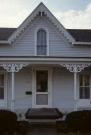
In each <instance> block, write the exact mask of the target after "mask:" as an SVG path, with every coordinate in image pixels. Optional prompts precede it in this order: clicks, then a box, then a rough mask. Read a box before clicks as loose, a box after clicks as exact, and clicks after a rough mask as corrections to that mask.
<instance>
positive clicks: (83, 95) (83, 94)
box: [80, 87, 90, 99]
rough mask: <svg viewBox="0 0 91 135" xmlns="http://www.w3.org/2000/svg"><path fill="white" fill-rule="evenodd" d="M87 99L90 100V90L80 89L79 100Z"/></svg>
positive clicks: (87, 88)
mask: <svg viewBox="0 0 91 135" xmlns="http://www.w3.org/2000/svg"><path fill="white" fill-rule="evenodd" d="M89 98H90V88H89V87H80V99H89Z"/></svg>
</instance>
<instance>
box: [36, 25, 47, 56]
mask: <svg viewBox="0 0 91 135" xmlns="http://www.w3.org/2000/svg"><path fill="white" fill-rule="evenodd" d="M40 29H43V30H45V31H46V38H47V54H46V55H37V32H38V31H39V30H40ZM34 50H35V56H49V31H48V29H47V28H46V27H44V26H38V27H37V28H36V30H35V49H34Z"/></svg>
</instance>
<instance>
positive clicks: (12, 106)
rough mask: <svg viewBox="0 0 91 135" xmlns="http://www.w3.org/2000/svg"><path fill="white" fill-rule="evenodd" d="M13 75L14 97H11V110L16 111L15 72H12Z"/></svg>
mask: <svg viewBox="0 0 91 135" xmlns="http://www.w3.org/2000/svg"><path fill="white" fill-rule="evenodd" d="M11 74H12V75H11V76H12V79H11V80H12V97H11V110H12V111H14V106H15V89H14V88H15V87H14V82H15V81H14V79H15V77H14V74H15V73H14V72H11Z"/></svg>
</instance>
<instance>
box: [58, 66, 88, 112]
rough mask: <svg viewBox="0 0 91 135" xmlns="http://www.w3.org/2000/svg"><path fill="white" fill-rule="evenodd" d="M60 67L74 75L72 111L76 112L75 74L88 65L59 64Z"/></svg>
mask: <svg viewBox="0 0 91 135" xmlns="http://www.w3.org/2000/svg"><path fill="white" fill-rule="evenodd" d="M61 66H63V67H66V68H67V69H68V70H69V71H70V72H72V73H74V111H76V110H77V108H78V105H77V102H78V96H77V73H79V72H81V71H82V70H84V68H85V67H88V66H89V64H61Z"/></svg>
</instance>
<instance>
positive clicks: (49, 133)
mask: <svg viewBox="0 0 91 135" xmlns="http://www.w3.org/2000/svg"><path fill="white" fill-rule="evenodd" d="M31 132H32V135H57V129H56V128H54V127H53V128H52V127H51V128H50V127H33V128H32V131H31Z"/></svg>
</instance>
